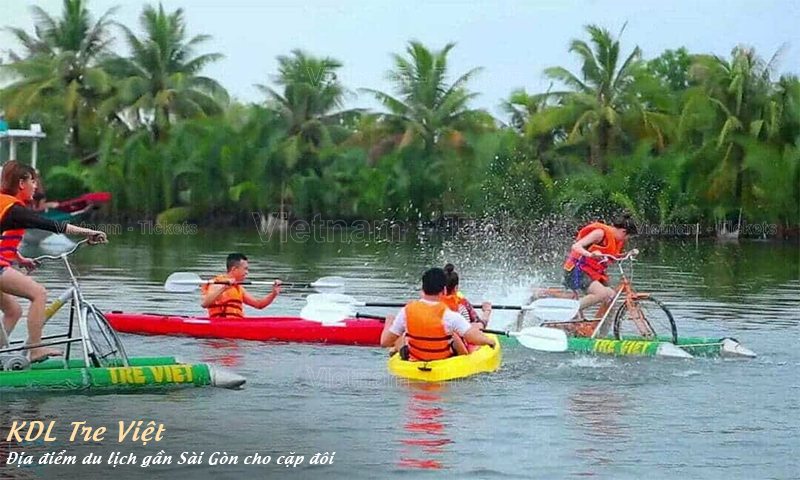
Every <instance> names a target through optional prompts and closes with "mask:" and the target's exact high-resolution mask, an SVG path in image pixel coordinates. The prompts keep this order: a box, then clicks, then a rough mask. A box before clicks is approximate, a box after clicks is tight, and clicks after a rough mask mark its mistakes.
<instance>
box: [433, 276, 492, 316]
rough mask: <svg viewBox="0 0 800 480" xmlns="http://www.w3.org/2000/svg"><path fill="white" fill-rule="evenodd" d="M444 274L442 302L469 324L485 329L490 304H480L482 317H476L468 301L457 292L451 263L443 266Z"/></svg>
mask: <svg viewBox="0 0 800 480" xmlns="http://www.w3.org/2000/svg"><path fill="white" fill-rule="evenodd" d="M444 273H445V275H446V276H447V285H446V287H445V292H444V295H443V296H442V302H444V303H445V305H447V307H448V308H449V309H450V310H452V311H454V312H457V313H458V314H460V315H461V316H462V317H464V318H465V319H467V321H468V322H469V323H479V324H480V325H481V328H486V326H487V325H489V318H490V317H491V315H492V304H491V303H489V302H484V303H482V304H481V311H482V313H483V315H478V312H477V311H476V310H475V309H474V308H473V307H472V304H471V303H470V302H469V300H467V299H466V297H464V295H463V294H462V293H461V292H460V291H459V290H458V280H459V278H458V272H456V267H455V265H453V264H452V263H448V264H447V265H445V266H444Z"/></svg>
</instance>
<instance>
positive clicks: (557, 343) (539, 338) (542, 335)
mask: <svg viewBox="0 0 800 480" xmlns="http://www.w3.org/2000/svg"><path fill="white" fill-rule="evenodd" d="M509 335H511V336H512V337H516V338H517V341H519V343H520V345H522V346H523V347H525V348H530V349H532V350H539V351H541V352H566V351H567V345H568V341H567V334H566V332H564V331H563V330H559V329H557V328H547V327H528V328H523V329H522V330H520V331H519V332H509Z"/></svg>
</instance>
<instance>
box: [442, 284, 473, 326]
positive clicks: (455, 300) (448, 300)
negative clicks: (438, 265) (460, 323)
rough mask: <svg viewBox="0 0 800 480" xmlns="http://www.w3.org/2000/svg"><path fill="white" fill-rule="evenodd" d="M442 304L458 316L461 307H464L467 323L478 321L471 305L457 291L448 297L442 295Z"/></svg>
mask: <svg viewBox="0 0 800 480" xmlns="http://www.w3.org/2000/svg"><path fill="white" fill-rule="evenodd" d="M442 303H444V304H445V305H447V308H449V309H450V310H452V311H454V312H456V313H458V314H461V307H464V309H465V310H466V311H467V321H468V322H470V323H472V322H478V321H480V319H479V318H478V314H477V313H476V312H475V309H474V308H472V304H471V303H469V300H467V299H466V298H465V297H464V295H462V294H461V292H459V291H458V290H456V292H455V293H453V294H450V295H442Z"/></svg>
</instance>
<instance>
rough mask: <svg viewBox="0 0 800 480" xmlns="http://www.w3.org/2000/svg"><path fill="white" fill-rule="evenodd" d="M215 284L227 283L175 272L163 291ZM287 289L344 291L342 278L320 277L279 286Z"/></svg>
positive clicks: (189, 273) (191, 288) (193, 289)
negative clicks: (305, 281)
mask: <svg viewBox="0 0 800 480" xmlns="http://www.w3.org/2000/svg"><path fill="white" fill-rule="evenodd" d="M207 284H216V285H227V284H228V283H227V282H220V281H214V280H203V279H202V278H200V276H199V275H197V274H196V273H192V272H175V273H173V274H172V275H170V276H169V277H168V278H167V281H166V282H164V290H166V291H168V292H173V293H186V292H193V291H195V290H197V288H198V287H199V286H200V285H207ZM272 284H273V282H263V281H253V280H245V281H244V282H239V285H272ZM281 286H282V287H287V288H313V289H315V290H317V291H318V292H339V291H342V290H343V289H344V278H342V277H322V278H320V279H318V280H316V281H314V282H311V283H295V282H288V283H283V284H281Z"/></svg>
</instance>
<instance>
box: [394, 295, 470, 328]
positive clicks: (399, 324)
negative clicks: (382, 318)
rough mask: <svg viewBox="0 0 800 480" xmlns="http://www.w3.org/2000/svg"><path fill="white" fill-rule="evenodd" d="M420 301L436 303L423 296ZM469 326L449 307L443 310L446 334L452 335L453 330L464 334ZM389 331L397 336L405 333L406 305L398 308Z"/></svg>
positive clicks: (430, 303) (429, 303)
mask: <svg viewBox="0 0 800 480" xmlns="http://www.w3.org/2000/svg"><path fill="white" fill-rule="evenodd" d="M420 301H421V302H425V303H427V304H428V305H434V304H436V303H437V302H431V301H430V300H425V299H424V298H423V299H421V300H420ZM470 328H472V325H471V324H470V323H469V322H468V321H467V320H466V319H465V318H464V317H462V316H461V315H459V314H458V313H456V312H454V311H452V310H450V309H449V308H448V309H446V310H445V312H444V331H445V332H446V333H447V334H448V335H452V334H453V332H455V333H457V334H459V335H464V334H466V333H467V330H469V329H470ZM389 331H390V332H392V333H394V334H395V335H397V336H402V335H403V334H404V333H406V307H403V308H401V309H400V312H399V313H398V314H397V316H396V317H395V318H394V322H393V323H392V326H391V327H389Z"/></svg>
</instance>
